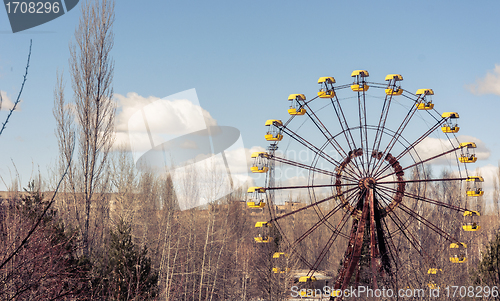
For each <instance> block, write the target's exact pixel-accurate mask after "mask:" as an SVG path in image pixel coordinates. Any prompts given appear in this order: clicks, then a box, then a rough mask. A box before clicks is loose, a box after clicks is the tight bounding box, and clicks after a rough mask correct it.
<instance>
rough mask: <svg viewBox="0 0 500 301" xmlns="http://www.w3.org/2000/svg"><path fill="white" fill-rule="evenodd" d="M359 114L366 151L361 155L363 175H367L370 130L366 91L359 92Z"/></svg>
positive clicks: (362, 142) (360, 130)
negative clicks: (367, 116)
mask: <svg viewBox="0 0 500 301" xmlns="http://www.w3.org/2000/svg"><path fill="white" fill-rule="evenodd" d="M358 116H359V137H360V143H361V149H362V150H363V152H364V153H365V156H361V158H360V159H359V160H361V167H362V169H363V176H366V174H367V171H366V166H365V163H364V161H365V160H366V161H368V132H367V126H366V101H365V92H364V91H363V92H358Z"/></svg>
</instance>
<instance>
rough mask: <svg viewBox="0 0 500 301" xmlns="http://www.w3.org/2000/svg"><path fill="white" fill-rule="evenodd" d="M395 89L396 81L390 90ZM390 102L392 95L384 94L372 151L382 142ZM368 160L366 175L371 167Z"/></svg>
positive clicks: (370, 162) (370, 159) (370, 158)
mask: <svg viewBox="0 0 500 301" xmlns="http://www.w3.org/2000/svg"><path fill="white" fill-rule="evenodd" d="M395 87H396V81H393V83H392V88H395ZM391 102H392V94H386V95H385V100H384V104H383V106H382V112H381V114H380V119H379V121H378V125H377V130H376V132H375V138H374V140H373V148H372V149H374V150H376V149H379V148H380V143H381V142H382V136H383V135H382V134H383V133H384V130H385V123H386V121H387V116H388V115H389V109H390V107H391ZM368 160H369V161H368V173H370V167H372V166H371V164H372V160H373V157H372V156H369V159H368ZM373 167H374V166H373Z"/></svg>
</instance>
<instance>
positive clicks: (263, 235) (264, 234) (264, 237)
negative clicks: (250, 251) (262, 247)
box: [254, 222, 272, 243]
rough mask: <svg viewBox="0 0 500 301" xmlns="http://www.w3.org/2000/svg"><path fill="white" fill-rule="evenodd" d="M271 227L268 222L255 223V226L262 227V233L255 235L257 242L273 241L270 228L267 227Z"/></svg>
mask: <svg viewBox="0 0 500 301" xmlns="http://www.w3.org/2000/svg"><path fill="white" fill-rule="evenodd" d="M268 227H269V224H268V223H267V222H257V223H255V228H261V233H259V235H258V236H256V237H254V240H255V242H256V243H269V242H271V240H272V238H271V237H269V235H268V232H269V231H268V230H267V228H268Z"/></svg>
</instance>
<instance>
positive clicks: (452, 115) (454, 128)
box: [441, 112, 460, 133]
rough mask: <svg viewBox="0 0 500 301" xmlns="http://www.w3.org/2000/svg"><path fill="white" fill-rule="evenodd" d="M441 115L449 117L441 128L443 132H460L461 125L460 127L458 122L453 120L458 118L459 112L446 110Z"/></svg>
mask: <svg viewBox="0 0 500 301" xmlns="http://www.w3.org/2000/svg"><path fill="white" fill-rule="evenodd" d="M441 117H442V118H446V119H447V122H446V125H445V126H443V127H441V130H442V131H443V133H456V132H458V130H460V127H458V125H457V124H456V122H453V120H455V119H457V118H458V113H456V112H445V113H443V115H441ZM454 123H455V124H454Z"/></svg>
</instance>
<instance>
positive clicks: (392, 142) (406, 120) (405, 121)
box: [373, 106, 417, 174]
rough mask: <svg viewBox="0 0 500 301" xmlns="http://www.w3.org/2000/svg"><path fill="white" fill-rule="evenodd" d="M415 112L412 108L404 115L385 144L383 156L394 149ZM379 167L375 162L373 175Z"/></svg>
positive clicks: (414, 107)
mask: <svg viewBox="0 0 500 301" xmlns="http://www.w3.org/2000/svg"><path fill="white" fill-rule="evenodd" d="M416 111H417V107H416V106H412V107H411V108H410V110H409V111H408V113H407V114H406V116H405V118H404V119H403V121H402V122H401V124H400V125H399V127H398V129H397V130H396V133H395V134H394V136H393V137H392V138H391V140H390V141H389V143H388V144H387V146H386V148H385V150H384V151H383V155H386V154H388V153H390V152H391V150H392V148H393V147H394V145H395V144H396V142H397V141H398V140H399V138H400V137H401V135H402V134H403V131H404V130H405V128H406V126H407V125H408V124H409V123H410V120H411V118H412V117H413V115H414V114H415V112H416ZM381 165H382V164H381V162H377V163H376V164H375V168H374V169H373V170H374V174H376V173H377V170H378V169H379V168H380V166H381Z"/></svg>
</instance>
